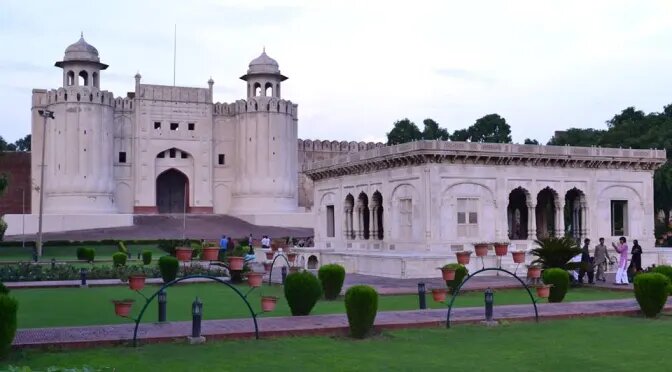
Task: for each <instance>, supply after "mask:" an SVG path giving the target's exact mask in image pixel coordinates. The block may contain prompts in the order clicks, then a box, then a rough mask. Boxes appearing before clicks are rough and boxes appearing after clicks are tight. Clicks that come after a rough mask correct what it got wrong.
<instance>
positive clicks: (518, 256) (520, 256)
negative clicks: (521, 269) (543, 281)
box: [511, 251, 525, 264]
mask: <svg viewBox="0 0 672 372" xmlns="http://www.w3.org/2000/svg"><path fill="white" fill-rule="evenodd" d="M511 257H513V262H514V263H517V264H521V263H525V251H515V252H511Z"/></svg>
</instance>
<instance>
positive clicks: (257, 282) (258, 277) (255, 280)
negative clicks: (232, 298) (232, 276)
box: [247, 272, 264, 288]
mask: <svg viewBox="0 0 672 372" xmlns="http://www.w3.org/2000/svg"><path fill="white" fill-rule="evenodd" d="M263 277H264V274H262V273H253V272H249V273H247V285H249V286H250V287H253V288H257V287H261V282H262V279H263Z"/></svg>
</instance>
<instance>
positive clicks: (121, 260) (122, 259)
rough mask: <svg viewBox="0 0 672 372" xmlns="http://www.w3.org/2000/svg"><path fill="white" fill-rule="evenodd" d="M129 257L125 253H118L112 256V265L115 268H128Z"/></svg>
mask: <svg viewBox="0 0 672 372" xmlns="http://www.w3.org/2000/svg"><path fill="white" fill-rule="evenodd" d="M127 258H128V256H127V255H126V253H124V252H117V253H115V254H113V255H112V265H113V266H114V267H120V266H126V259H127Z"/></svg>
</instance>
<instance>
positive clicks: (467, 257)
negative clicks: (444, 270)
mask: <svg viewBox="0 0 672 372" xmlns="http://www.w3.org/2000/svg"><path fill="white" fill-rule="evenodd" d="M455 255H456V256H457V263H459V264H461V265H468V264H469V261H471V252H464V251H463V252H456V253H455Z"/></svg>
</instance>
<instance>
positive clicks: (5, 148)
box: [0, 136, 16, 152]
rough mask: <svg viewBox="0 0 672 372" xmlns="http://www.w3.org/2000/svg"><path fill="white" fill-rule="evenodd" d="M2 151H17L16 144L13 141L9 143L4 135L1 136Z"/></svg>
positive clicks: (0, 150) (0, 149) (0, 146)
mask: <svg viewBox="0 0 672 372" xmlns="http://www.w3.org/2000/svg"><path fill="white" fill-rule="evenodd" d="M2 151H16V145H15V144H13V143H7V141H5V139H4V138H2V136H0V152H2Z"/></svg>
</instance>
